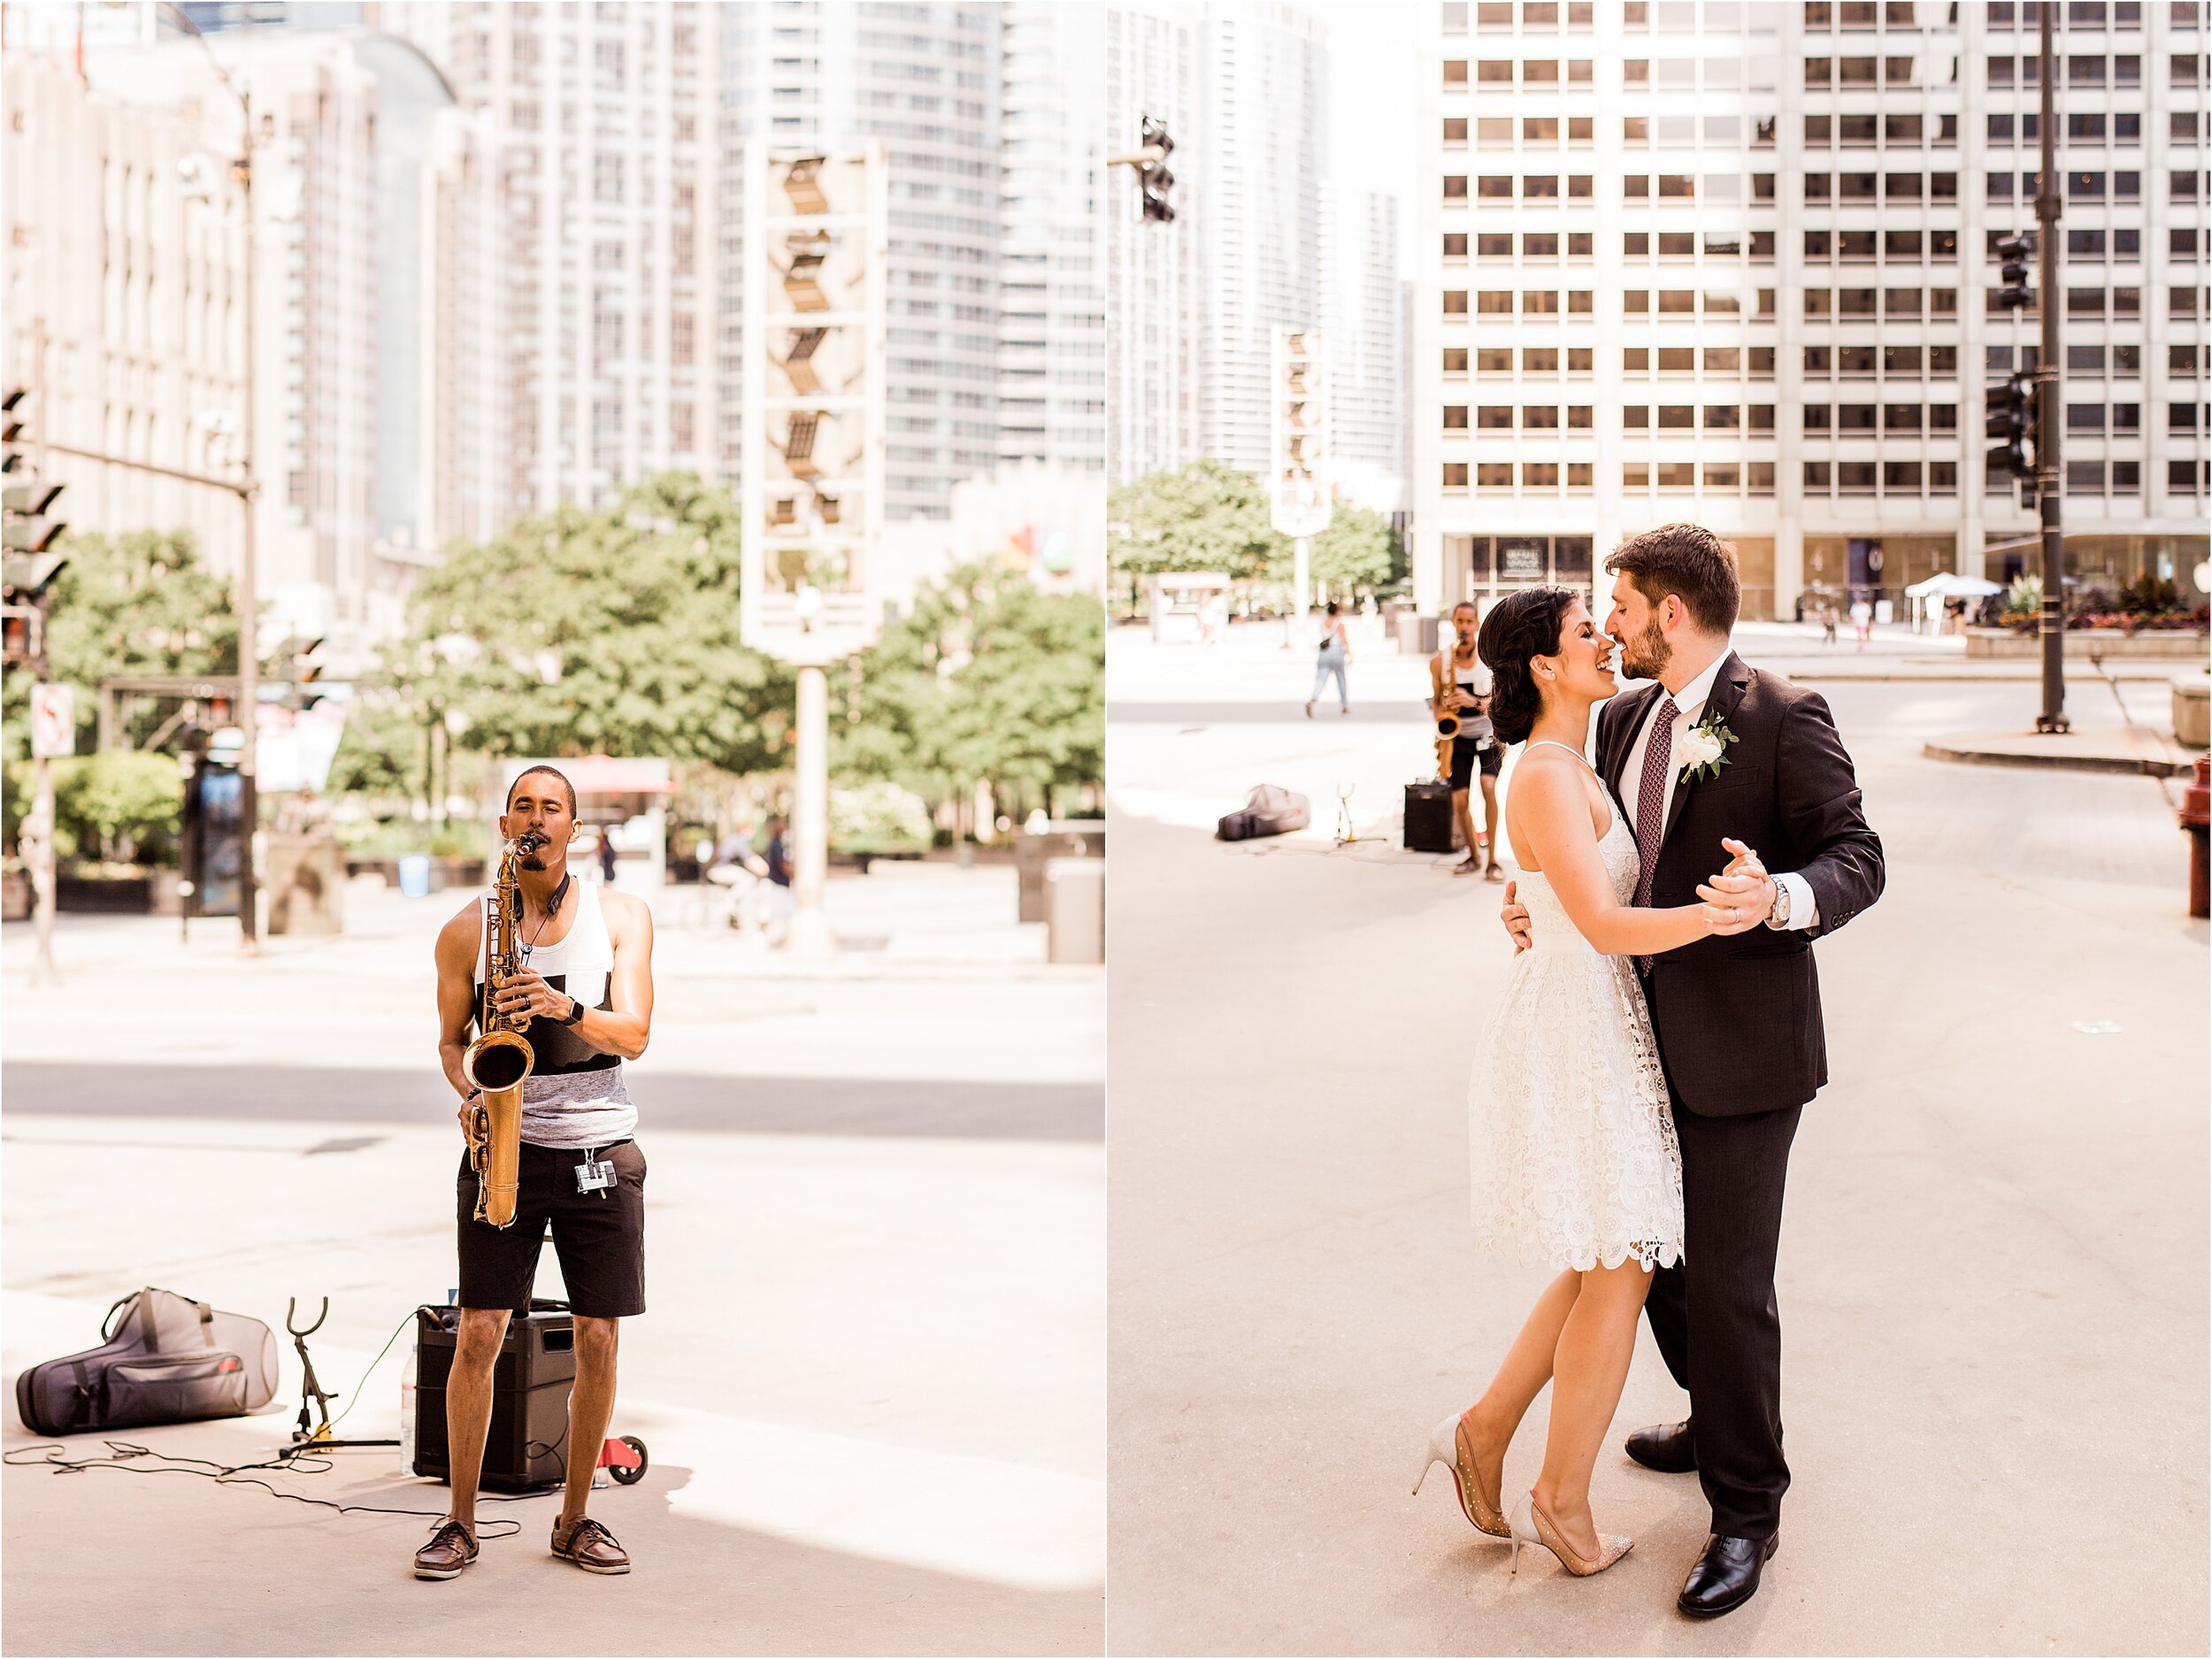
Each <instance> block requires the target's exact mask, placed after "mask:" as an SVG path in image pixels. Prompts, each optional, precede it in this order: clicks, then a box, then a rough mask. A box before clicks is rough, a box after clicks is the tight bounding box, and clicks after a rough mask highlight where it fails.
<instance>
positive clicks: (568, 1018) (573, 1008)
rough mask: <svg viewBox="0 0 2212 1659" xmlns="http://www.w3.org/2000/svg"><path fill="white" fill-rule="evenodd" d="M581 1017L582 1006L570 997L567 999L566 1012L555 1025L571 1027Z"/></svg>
mask: <svg viewBox="0 0 2212 1659" xmlns="http://www.w3.org/2000/svg"><path fill="white" fill-rule="evenodd" d="M583 1017H584V1005H583V1004H582V1003H581V1002H578V1001H577V1000H576V999H575V998H574V997H570V998H569V999H568V1012H567V1013H566V1014H565V1015H564V1016H562V1018H560V1019H558V1020H557V1021H556V1022H555V1023H556V1024H557V1025H574V1024H575V1023H576V1022H577V1021H578V1020H580V1019H581V1018H583Z"/></svg>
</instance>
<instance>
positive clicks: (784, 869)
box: [762, 816, 798, 941]
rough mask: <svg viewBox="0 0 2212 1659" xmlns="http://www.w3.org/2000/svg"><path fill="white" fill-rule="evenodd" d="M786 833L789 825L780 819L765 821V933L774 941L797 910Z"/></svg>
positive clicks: (782, 933)
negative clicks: (766, 840)
mask: <svg viewBox="0 0 2212 1659" xmlns="http://www.w3.org/2000/svg"><path fill="white" fill-rule="evenodd" d="M789 833H790V825H789V823H788V822H787V820H786V819H784V818H781V817H780V816H779V817H776V818H770V819H769V820H768V846H767V848H766V849H765V851H764V853H763V855H762V859H763V862H764V863H765V864H767V866H768V933H769V937H770V939H771V940H772V941H781V940H782V938H783V935H784V931H785V928H786V926H787V924H788V923H789V922H790V920H791V917H792V913H793V912H794V911H795V910H797V908H798V905H797V902H796V901H795V897H794V895H793V894H792V891H791V848H790V844H789V841H788V836H789Z"/></svg>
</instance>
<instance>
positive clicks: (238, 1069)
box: [0, 1060, 1106, 1141]
mask: <svg viewBox="0 0 2212 1659" xmlns="http://www.w3.org/2000/svg"><path fill="white" fill-rule="evenodd" d="M0 1093H4V1094H5V1095H6V1097H7V1104H8V1110H10V1111H13V1112H46V1113H52V1114H54V1115H56V1116H61V1117H67V1116H71V1115H75V1116H80V1117H94V1118H253V1119H272V1118H281V1119H290V1120H293V1121H305V1122H337V1123H419V1124H431V1123H444V1122H448V1121H449V1120H450V1119H451V1118H452V1115H453V1093H452V1091H451V1090H450V1089H449V1088H447V1087H445V1084H444V1080H443V1079H441V1078H439V1077H437V1076H435V1075H434V1074H432V1073H431V1072H429V1071H425V1070H416V1071H364V1070H360V1069H357V1068H340V1067H319V1066H283V1065H253V1066H234V1065H206V1066H199V1065H134V1064H98V1063H95V1064H72V1063H65V1062H60V1061H49V1060H17V1061H11V1062H10V1063H8V1064H7V1065H6V1066H4V1067H0ZM636 1094H637V1099H638V1101H639V1103H640V1106H641V1110H643V1112H644V1113H645V1115H646V1118H647V1120H648V1121H649V1123H650V1125H651V1126H652V1127H653V1128H655V1129H661V1130H670V1129H685V1130H701V1131H706V1132H709V1133H712V1132H717V1131H718V1132H721V1133H728V1134H810V1135H917V1136H923V1137H927V1138H941V1139H949V1140H993V1141H1102V1140H1103V1139H1104V1138H1105V1133H1106V1091H1105V1088H1104V1087H1103V1085H1102V1084H1098V1083H971V1082H957V1081H940V1080H934V1079H920V1080H917V1079H905V1078H900V1079H882V1078H813V1077H714V1076H704V1075H701V1074H698V1073H695V1072H681V1071H674V1072H670V1071H656V1072H651V1073H640V1074H638V1075H637V1077H636Z"/></svg>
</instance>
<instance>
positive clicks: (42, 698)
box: [31, 686, 77, 760]
mask: <svg viewBox="0 0 2212 1659" xmlns="http://www.w3.org/2000/svg"><path fill="white" fill-rule="evenodd" d="M76 752H77V697H76V694H75V693H74V692H73V691H72V690H71V689H70V688H69V687H67V686H34V687H31V758H32V759H34V760H60V759H62V758H63V757H65V756H69V755H73V754H75V753H76Z"/></svg>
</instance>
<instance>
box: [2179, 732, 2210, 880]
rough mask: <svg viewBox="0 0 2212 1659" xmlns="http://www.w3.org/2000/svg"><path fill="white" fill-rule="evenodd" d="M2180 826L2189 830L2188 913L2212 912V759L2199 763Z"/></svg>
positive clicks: (2188, 792)
mask: <svg viewBox="0 0 2212 1659" xmlns="http://www.w3.org/2000/svg"><path fill="white" fill-rule="evenodd" d="M2181 827H2182V828H2184V829H2185V830H2187V831H2188V832H2189V914H2190V915H2192V916H2212V879H2208V877H2207V874H2206V868H2205V866H2206V855H2207V842H2208V841H2212V760H2200V761H2199V762H2198V763H2197V776H2196V781H2195V782H2193V783H2192V784H2191V785H2190V786H2189V787H2188V790H2187V791H2186V793H2185V794H2184V795H2183V796H2182V798H2181Z"/></svg>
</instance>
